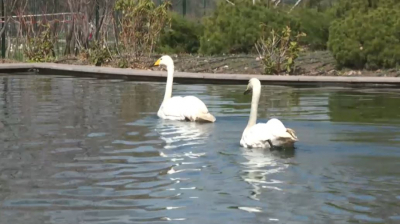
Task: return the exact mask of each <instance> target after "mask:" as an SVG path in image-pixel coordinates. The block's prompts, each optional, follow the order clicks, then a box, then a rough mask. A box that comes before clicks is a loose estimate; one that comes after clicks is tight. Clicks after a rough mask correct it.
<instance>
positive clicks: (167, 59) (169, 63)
mask: <svg viewBox="0 0 400 224" xmlns="http://www.w3.org/2000/svg"><path fill="white" fill-rule="evenodd" d="M154 65H155V66H159V65H165V66H167V68H171V67H173V66H174V61H173V60H172V58H171V57H170V56H168V55H164V56H162V57H161V58H159V59H158V60H157V61H156V63H154Z"/></svg>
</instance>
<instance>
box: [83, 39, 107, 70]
mask: <svg viewBox="0 0 400 224" xmlns="http://www.w3.org/2000/svg"><path fill="white" fill-rule="evenodd" d="M88 55H89V60H90V62H91V63H93V64H94V65H96V66H101V65H102V64H104V62H108V61H109V60H111V52H110V51H109V49H108V48H107V47H106V46H105V45H104V44H103V43H102V42H100V41H94V42H93V43H92V44H91V46H90V48H89V50H88Z"/></svg>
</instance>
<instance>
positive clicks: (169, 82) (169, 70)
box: [164, 64, 175, 101]
mask: <svg viewBox="0 0 400 224" xmlns="http://www.w3.org/2000/svg"><path fill="white" fill-rule="evenodd" d="M174 69H175V68H174V65H173V64H172V65H168V66H167V74H168V75H167V85H166V87H165V94H164V101H166V100H168V99H170V98H171V97H172V83H173V82H174Z"/></svg>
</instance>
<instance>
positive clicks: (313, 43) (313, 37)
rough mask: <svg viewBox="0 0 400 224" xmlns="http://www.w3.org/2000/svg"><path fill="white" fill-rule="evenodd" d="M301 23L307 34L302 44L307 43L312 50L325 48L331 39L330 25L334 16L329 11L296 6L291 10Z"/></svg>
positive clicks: (303, 30) (302, 29)
mask: <svg viewBox="0 0 400 224" xmlns="http://www.w3.org/2000/svg"><path fill="white" fill-rule="evenodd" d="M291 15H292V16H293V17H294V18H297V19H298V21H299V23H300V29H301V31H302V32H304V33H307V36H306V37H304V38H302V40H301V42H300V44H301V45H306V46H307V47H308V48H310V49H311V50H325V49H326V48H327V42H328V39H329V26H330V23H331V22H332V20H333V16H331V14H330V13H329V12H328V11H324V12H319V11H317V10H316V9H309V8H296V9H295V10H293V11H292V12H291Z"/></svg>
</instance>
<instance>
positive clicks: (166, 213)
mask: <svg viewBox="0 0 400 224" xmlns="http://www.w3.org/2000/svg"><path fill="white" fill-rule="evenodd" d="M244 89H245V86H218V85H175V86H174V95H183V94H184V95H196V96H198V97H199V98H201V99H202V100H203V101H204V102H205V103H206V104H207V105H208V107H209V110H210V111H211V112H212V113H213V114H214V115H216V117H217V122H216V123H214V124H196V123H188V122H173V121H162V120H160V119H158V118H157V116H156V112H157V110H158V107H159V104H160V103H161V99H162V97H163V91H164V83H146V82H127V81H121V80H98V79H89V78H71V77H61V76H51V77H49V76H36V75H31V76H27V75H3V76H1V77H0V122H1V125H0V128H1V129H0V223H24V224H25V223H34V224H36V223H62V224H66V223H68V224H69V223H71V224H72V223H74V224H75V223H85V224H91V223H93V224H94V223H96V224H97V223H101V224H111V223H112V224H117V223H347V222H362V223H400V187H399V186H400V169H399V167H400V131H399V130H400V113H399V111H400V91H399V90H397V89H385V90H374V89H344V88H290V87H278V86H263V89H262V96H261V101H260V111H259V122H265V121H266V120H267V119H268V118H270V117H278V118H280V119H281V120H282V121H283V122H284V123H285V125H286V126H288V127H291V128H293V129H295V130H296V133H297V135H298V137H299V139H300V142H298V144H297V145H296V149H295V150H288V151H282V152H273V153H271V152H269V151H263V150H247V149H243V148H241V147H240V145H239V141H240V137H241V134H242V131H243V129H244V127H245V126H246V122H247V119H248V114H249V111H250V110H249V107H250V96H248V95H243V91H244Z"/></svg>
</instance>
